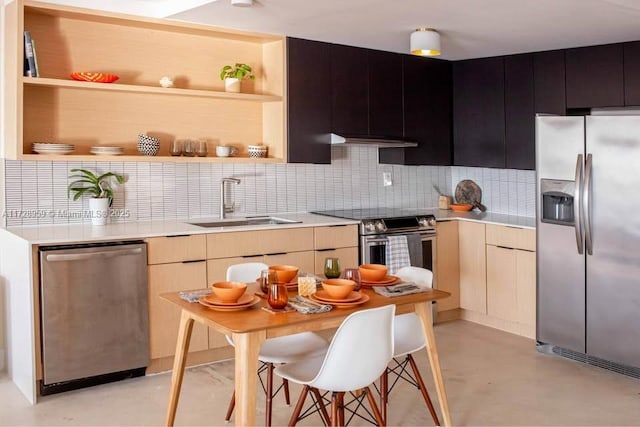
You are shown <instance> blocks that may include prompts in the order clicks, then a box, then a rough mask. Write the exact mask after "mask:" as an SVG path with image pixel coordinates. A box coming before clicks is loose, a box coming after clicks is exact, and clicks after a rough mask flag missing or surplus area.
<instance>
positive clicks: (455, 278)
mask: <svg viewBox="0 0 640 427" xmlns="http://www.w3.org/2000/svg"><path fill="white" fill-rule="evenodd" d="M437 233H438V237H437V239H438V240H437V246H436V269H435V278H434V283H435V287H436V288H437V289H440V290H443V291H445V292H449V293H450V294H451V296H450V297H448V298H445V299H443V300H440V301H438V311H439V312H440V311H447V310H453V309H456V308H459V307H460V256H459V243H458V221H442V222H439V223H438V225H437Z"/></svg>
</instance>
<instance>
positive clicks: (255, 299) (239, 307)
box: [198, 296, 260, 311]
mask: <svg viewBox="0 0 640 427" xmlns="http://www.w3.org/2000/svg"><path fill="white" fill-rule="evenodd" d="M198 302H199V303H200V304H202V305H204V306H205V307H207V308H210V309H211V310H215V311H240V310H246V309H247V308H251V307H252V306H254V305H256V304H257V303H259V302H260V298H258V297H256V296H254V297H253V299H252V300H251V301H250V302H248V303H246V304H244V305H235V306H224V305H213V304H209V303H207V302H205V301H204V297H202V298H200V299H199V300H198Z"/></svg>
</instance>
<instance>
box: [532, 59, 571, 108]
mask: <svg viewBox="0 0 640 427" xmlns="http://www.w3.org/2000/svg"><path fill="white" fill-rule="evenodd" d="M533 77H534V85H533V86H534V91H535V102H534V105H535V112H536V113H543V114H557V115H561V116H564V115H565V114H566V113H567V102H566V97H565V92H566V90H565V66H564V50H551V51H548V52H536V53H534V54H533Z"/></svg>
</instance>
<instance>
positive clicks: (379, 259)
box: [360, 230, 436, 274]
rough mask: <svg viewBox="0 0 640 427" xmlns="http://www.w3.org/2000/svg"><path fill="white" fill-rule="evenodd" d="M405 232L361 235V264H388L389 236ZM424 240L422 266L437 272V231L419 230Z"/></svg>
mask: <svg viewBox="0 0 640 427" xmlns="http://www.w3.org/2000/svg"><path fill="white" fill-rule="evenodd" d="M402 234H407V232H406V231H404V232H393V233H385V234H375V235H364V236H360V261H361V264H386V263H387V260H386V252H387V243H388V241H389V240H388V239H387V236H389V235H402ZM419 234H420V237H421V239H420V240H421V241H422V267H423V268H426V269H428V270H431V271H433V272H434V274H435V267H436V258H435V257H436V231H435V230H433V231H422V232H419Z"/></svg>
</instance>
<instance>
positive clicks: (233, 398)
mask: <svg viewBox="0 0 640 427" xmlns="http://www.w3.org/2000/svg"><path fill="white" fill-rule="evenodd" d="M235 407H236V391H235V390H233V394H231V401H229V407H228V408H227V415H225V417H224V420H225V421H227V422H228V421H229V420H230V419H231V415H232V414H233V409H234V408H235Z"/></svg>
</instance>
